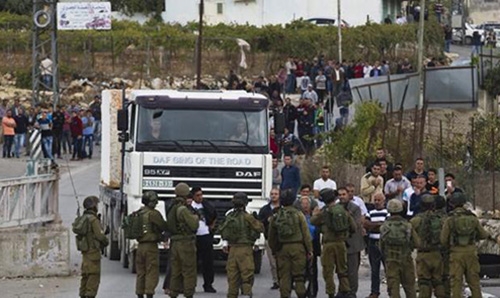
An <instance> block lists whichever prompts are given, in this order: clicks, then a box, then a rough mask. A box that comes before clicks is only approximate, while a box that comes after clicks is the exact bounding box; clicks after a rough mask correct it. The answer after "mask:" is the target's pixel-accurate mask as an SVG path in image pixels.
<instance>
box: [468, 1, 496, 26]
mask: <svg viewBox="0 0 500 298" xmlns="http://www.w3.org/2000/svg"><path fill="white" fill-rule="evenodd" d="M469 1H470V8H469V9H470V12H469V14H470V18H471V19H472V20H473V21H474V24H481V23H484V22H492V21H495V22H498V20H499V19H500V2H498V1H491V2H490V1H485V0H469Z"/></svg>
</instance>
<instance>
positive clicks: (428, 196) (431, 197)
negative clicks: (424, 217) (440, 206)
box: [422, 194, 436, 204]
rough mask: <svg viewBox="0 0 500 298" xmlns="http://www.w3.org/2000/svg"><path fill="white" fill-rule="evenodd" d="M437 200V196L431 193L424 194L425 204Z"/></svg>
mask: <svg viewBox="0 0 500 298" xmlns="http://www.w3.org/2000/svg"><path fill="white" fill-rule="evenodd" d="M435 202H436V198H435V196H434V195H431V194H425V195H423V196H422V203H425V204H432V203H435Z"/></svg>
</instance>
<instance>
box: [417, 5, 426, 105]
mask: <svg viewBox="0 0 500 298" xmlns="http://www.w3.org/2000/svg"><path fill="white" fill-rule="evenodd" d="M418 21H419V26H418V27H419V29H418V59H417V60H418V62H417V63H418V66H417V69H418V75H419V78H420V80H419V83H420V84H422V82H423V81H424V71H423V63H424V29H425V0H420V18H419V19H418ZM420 86H421V85H419V87H420ZM419 90H422V88H420V89H419ZM419 94H421V91H420V92H419ZM424 96H425V94H423V95H422V96H420V100H419V103H420V104H419V105H420V106H421V107H423V106H424V103H425V98H424Z"/></svg>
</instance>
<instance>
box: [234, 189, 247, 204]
mask: <svg viewBox="0 0 500 298" xmlns="http://www.w3.org/2000/svg"><path fill="white" fill-rule="evenodd" d="M233 204H234V207H236V208H241V207H245V206H246V205H247V204H248V196H247V194H246V193H244V192H237V193H235V194H234V196H233Z"/></svg>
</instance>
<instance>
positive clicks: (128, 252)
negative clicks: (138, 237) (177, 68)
mask: <svg viewBox="0 0 500 298" xmlns="http://www.w3.org/2000/svg"><path fill="white" fill-rule="evenodd" d="M115 92H116V91H115ZM102 98H103V104H102V109H103V118H102V119H103V149H102V152H103V153H102V154H103V155H106V156H104V158H103V159H102V163H103V164H102V170H101V171H102V172H104V173H103V175H102V176H104V177H103V178H102V179H101V181H103V182H102V185H101V198H102V201H103V203H104V204H103V208H104V209H105V210H103V221H104V222H105V224H107V225H108V227H109V228H110V230H111V233H110V238H111V239H110V240H111V241H112V242H111V244H112V245H110V247H111V248H110V250H113V251H109V256H113V257H114V258H115V259H117V258H118V255H119V256H120V259H121V260H122V263H123V264H124V265H130V264H132V265H133V264H134V263H135V262H134V251H135V249H136V247H137V243H136V242H135V241H129V240H125V239H124V237H123V233H122V231H121V229H120V228H119V222H121V220H122V218H123V217H124V216H126V215H128V214H130V213H132V212H134V211H135V210H137V209H139V208H140V207H141V205H142V204H141V196H142V194H143V193H144V192H145V191H149V190H154V191H156V192H157V193H158V196H159V198H160V202H159V204H158V206H157V209H158V210H159V211H160V212H161V213H162V214H163V216H165V215H166V209H167V208H168V206H169V205H170V203H171V201H172V200H173V198H174V197H175V194H174V188H175V186H176V185H177V184H178V183H180V182H184V183H187V184H188V185H189V186H190V187H193V186H198V187H201V188H202V190H203V193H204V195H203V196H204V200H207V201H210V202H211V203H212V205H213V206H214V207H215V208H216V210H217V214H218V218H217V224H216V228H215V229H214V231H216V230H217V226H218V224H220V223H221V222H222V221H223V220H224V218H225V214H226V212H227V211H228V210H229V209H231V208H232V203H231V199H232V197H233V195H234V194H235V193H237V192H244V193H246V194H247V195H248V198H249V204H248V207H247V211H248V212H250V213H253V212H258V211H259V209H260V208H261V207H262V206H264V205H265V204H266V203H267V200H266V197H267V194H268V193H269V191H270V190H271V187H272V182H271V181H272V174H271V171H272V170H271V160H272V159H271V155H270V154H269V125H268V105H269V103H268V100H267V98H265V97H264V96H262V95H259V94H252V93H247V92H244V91H176V90H133V91H131V92H130V93H129V94H128V95H127V98H128V100H126V102H125V104H123V103H124V101H123V100H122V107H123V108H124V109H122V112H120V113H119V114H121V116H119V117H117V119H116V122H118V123H119V124H120V125H118V126H120V130H121V139H122V141H123V142H122V143H121V144H120V146H121V148H122V149H123V150H118V151H122V153H123V155H122V156H121V157H122V158H123V162H122V166H116V167H114V168H117V169H120V170H121V169H122V171H121V177H122V181H120V189H121V190H122V191H121V192H120V189H118V188H117V187H116V183H115V187H114V189H112V188H113V187H110V186H109V185H108V184H109V183H106V182H104V181H105V180H106V179H105V178H106V177H109V176H111V171H113V167H112V166H110V163H112V160H113V157H112V155H113V152H115V153H116V151H117V149H116V148H114V149H113V147H116V146H117V145H118V144H116V143H115V145H114V146H113V145H112V142H110V141H106V140H104V135H105V131H106V130H109V131H110V133H106V135H109V136H110V138H117V135H118V126H117V127H116V128H112V127H111V126H112V125H111V123H109V124H106V123H104V122H105V121H106V120H107V119H109V120H110V121H109V122H112V121H111V119H113V117H114V116H113V115H111V112H110V111H112V110H113V109H112V108H110V106H111V105H112V103H113V102H115V105H116V100H113V98H115V99H116V95H115V96H113V94H112V91H105V92H104V93H103V96H102ZM107 103H108V104H107ZM123 111H126V112H123ZM106 114H108V115H106ZM106 116H107V117H106ZM124 118H125V120H124ZM105 119H106V120H105ZM113 130H114V131H113ZM113 132H114V135H113ZM108 149H109V150H108ZM120 155H121V153H120ZM110 161H111V162H110ZM115 161H116V158H115ZM106 171H108V172H106ZM108 180H109V179H108ZM110 188H111V189H110ZM106 193H107V194H106ZM118 193H119V194H118ZM103 196H106V197H105V198H103ZM113 196H114V197H115V198H114V199H113V198H112V197H113ZM118 208H119V210H118ZM167 220H168V218H167ZM264 244H265V240H264V237H263V235H261V237H260V239H258V240H257V241H256V243H255V246H254V248H255V255H254V257H255V262H256V271H257V272H258V271H259V270H260V265H261V262H262V254H263V251H264ZM213 245H214V250H215V258H216V259H219V260H224V259H225V258H226V255H225V254H224V253H222V246H223V242H222V239H221V237H220V236H219V235H217V234H215V235H214V243H213ZM160 248H161V249H163V250H165V249H167V248H168V247H167V246H166V245H165V244H164V243H162V244H160ZM131 262H132V263H131ZM129 267H133V266H129Z"/></svg>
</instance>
